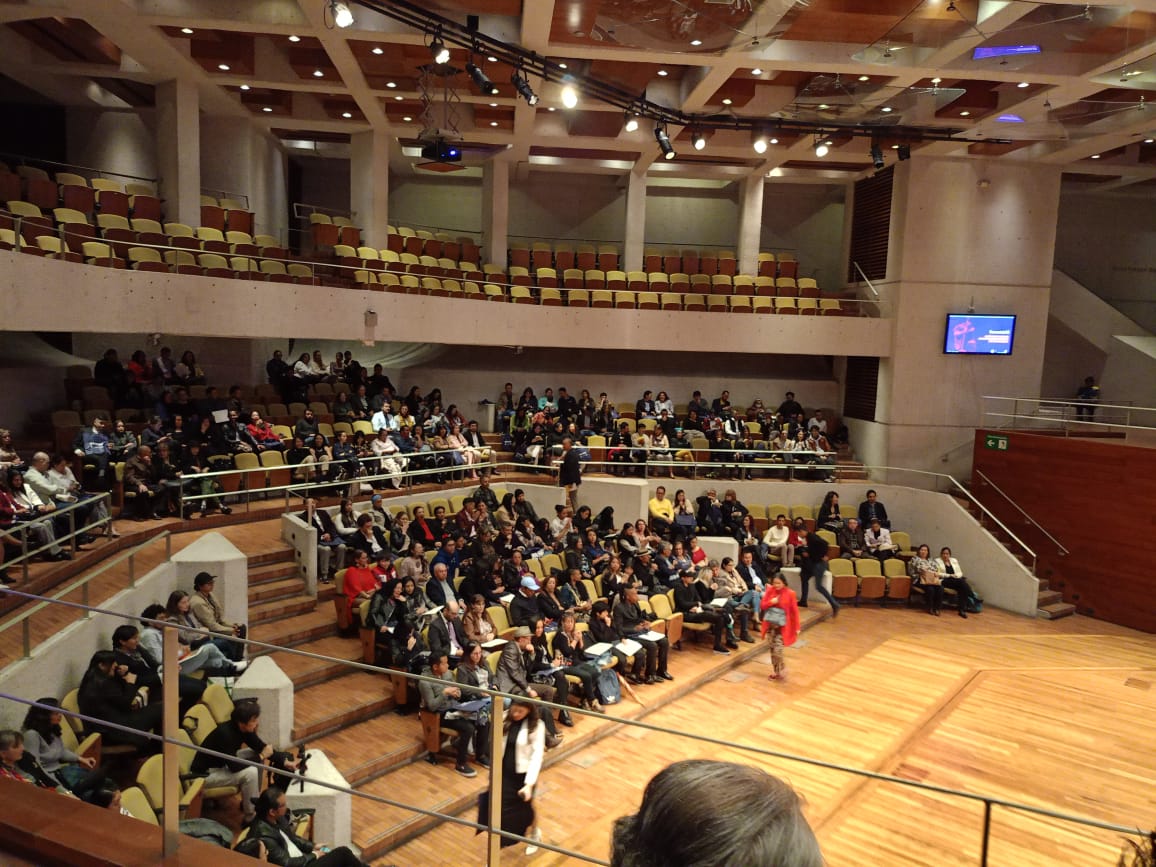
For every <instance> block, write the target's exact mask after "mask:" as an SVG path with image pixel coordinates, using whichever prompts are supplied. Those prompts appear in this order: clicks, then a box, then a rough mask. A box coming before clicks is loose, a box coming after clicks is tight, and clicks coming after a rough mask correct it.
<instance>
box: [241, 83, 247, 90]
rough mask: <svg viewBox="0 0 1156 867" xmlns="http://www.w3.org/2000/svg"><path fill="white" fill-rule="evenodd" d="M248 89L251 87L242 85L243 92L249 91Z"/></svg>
mask: <svg viewBox="0 0 1156 867" xmlns="http://www.w3.org/2000/svg"><path fill="white" fill-rule="evenodd" d="M248 89H249V85H247V84H242V85H241V90H248Z"/></svg>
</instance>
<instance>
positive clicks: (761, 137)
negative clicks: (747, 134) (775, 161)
mask: <svg viewBox="0 0 1156 867" xmlns="http://www.w3.org/2000/svg"><path fill="white" fill-rule="evenodd" d="M751 147H753V148H754V149H755V153H757V154H765V153H766V152H767V134H766V133H765V132H756V133H755V135H754V138H753V139H752V140H751Z"/></svg>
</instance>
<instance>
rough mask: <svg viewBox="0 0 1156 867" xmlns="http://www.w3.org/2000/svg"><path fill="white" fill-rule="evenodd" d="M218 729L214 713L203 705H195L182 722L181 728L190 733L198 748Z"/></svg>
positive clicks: (186, 713)
mask: <svg viewBox="0 0 1156 867" xmlns="http://www.w3.org/2000/svg"><path fill="white" fill-rule="evenodd" d="M216 727H217V720H216V719H215V718H214V717H213V712H212V711H211V710H209V708H208V706H206V705H203V704H195V705H193V706H192V707H191V708H189V709H188V711H186V712H185V718H184V719H182V720H181V728H183V729H184V730H185V731H187V732H188V733H189V736H190V737H191V738H192V739H193V743H195V744H196V745H197V746H200V745H201V744H203V743H204V742H205V738H207V737H208V736H209V735H211V734H212V733H213V729H215V728H216Z"/></svg>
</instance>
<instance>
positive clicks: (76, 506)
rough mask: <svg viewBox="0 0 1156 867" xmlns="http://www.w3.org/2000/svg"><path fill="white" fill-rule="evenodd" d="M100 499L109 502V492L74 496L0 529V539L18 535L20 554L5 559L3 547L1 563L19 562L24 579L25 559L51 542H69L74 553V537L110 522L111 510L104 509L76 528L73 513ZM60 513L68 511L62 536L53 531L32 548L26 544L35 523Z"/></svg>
mask: <svg viewBox="0 0 1156 867" xmlns="http://www.w3.org/2000/svg"><path fill="white" fill-rule="evenodd" d="M100 500H107V501H108V502H109V504H111V502H112V495H111V494H109V493H108V492H107V491H106V492H104V493H101V494H93V495H91V496H89V497H87V498H85V499H83V500H77V501H76V502H75V503H69V504H68V505H67V506H58V507H57V508H56V509H53V510H52V511H51V512H48V513H46V514H44V515H42V516H41V517H39V518H36V519H35V520H33V521H21V522H19V523H16V524H13V525H12V526H11V527H9V528H8V529H0V539H5V538H8V539H15V538H17V537H19V540H20V555H19V556H18V557H13V558H11V559H8V558H7V557H5V556H4V555H3V551H2V550H0V563H3V565H4V566H5V567H8V566H12V565H15V564H17V563H19V564H21V571H22V572H23V574H24V578H25V579H27V578H28V561H29V560H31V559H32V558H33V557H35V556H37V555H39V554H43V553H44V552H45V551H47V550H49V549H50V548H51V547H52V546H53V545H59V544H60V543H61V542H70V543H71V545H70V546H69V547H71V548H72V553H73V554H76V548H77V539H79V538H80V537H81V536H83V535H84V534H85V533H86V532H87V531H88V530H91V529H93V528H95V527H99V526H101V525H102V524H103V525H104V526H106V527H111V526H112V513H111V512H106V514H105V517H103V518H99V519H96V520H94V521H92V522H91V523H85V524H82V525H81V526H80V527H79V528H78V527H77V526H76V513H77V511H78V510H80V509H86V508H89V507H90V506H92V505H93V503H94V502H95V501H100ZM61 515H68V533H67V534H66V535H64V536H55V535H54V536H53V539H54V541H52V542H47V543H45V544H43V545H41V546H40V547H38V548H33V549H31V550H29V548H28V530H29V529H30V528H32V527H37V526H41V525H44V524H46V523H51V522H52V521H54V520H55V519H56V518H58V517H60V516H61ZM2 545H3V542H0V546H2Z"/></svg>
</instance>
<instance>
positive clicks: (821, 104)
mask: <svg viewBox="0 0 1156 867" xmlns="http://www.w3.org/2000/svg"><path fill="white" fill-rule="evenodd" d="M830 107H831V106H829V105H827V103H825V102H821V103H819V111H826V110H827V109H829V108H830Z"/></svg>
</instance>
